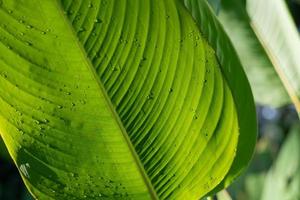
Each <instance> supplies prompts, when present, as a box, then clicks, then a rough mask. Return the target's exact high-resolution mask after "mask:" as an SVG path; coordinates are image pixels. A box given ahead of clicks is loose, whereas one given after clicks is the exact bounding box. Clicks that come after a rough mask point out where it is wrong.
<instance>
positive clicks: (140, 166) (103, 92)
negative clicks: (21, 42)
mask: <svg viewBox="0 0 300 200" xmlns="http://www.w3.org/2000/svg"><path fill="white" fill-rule="evenodd" d="M54 4H55V7H56V8H57V10H58V12H59V14H60V16H61V18H62V20H63V23H64V24H65V26H66V27H67V29H68V30H69V34H70V36H71V37H72V40H73V41H74V43H75V44H76V46H77V47H78V49H79V50H80V53H81V55H82V57H83V60H84V62H85V66H86V67H87V68H88V70H89V72H90V73H91V75H92V76H93V78H94V80H95V82H96V83H97V85H98V87H99V92H100V93H101V95H103V97H104V98H105V102H106V104H107V107H109V109H110V111H111V113H112V116H113V118H114V119H115V121H116V122H117V124H118V125H119V128H120V130H121V133H122V136H123V138H124V140H125V141H126V143H127V145H128V148H129V150H130V152H131V154H132V156H133V158H134V160H135V163H136V165H137V167H138V169H139V172H140V173H141V175H142V177H143V180H144V183H145V185H146V186H147V189H148V191H149V194H150V196H151V198H152V199H154V200H158V199H159V198H158V195H157V194H156V191H155V189H154V187H153V185H152V183H151V180H150V178H149V177H148V175H147V173H146V170H145V168H144V166H143V164H142V162H141V160H140V158H139V156H138V154H137V153H136V151H135V148H134V146H133V144H132V142H131V140H130V138H129V136H128V134H127V131H126V129H125V128H124V126H123V123H122V121H121V119H120V117H119V115H118V113H117V112H116V110H115V108H114V106H113V104H112V102H111V99H110V98H109V96H108V94H107V92H106V90H105V88H104V86H103V84H102V82H101V81H100V79H99V77H98V75H97V73H96V71H95V69H94V67H93V64H92V63H91V61H90V60H89V59H88V57H87V55H86V51H85V49H84V47H83V46H82V44H81V42H80V41H79V40H78V37H77V35H76V33H75V31H74V29H73V27H72V25H71V24H70V21H69V20H68V19H67V18H66V16H65V14H64V9H63V8H62V6H61V4H60V2H58V0H55V2H54Z"/></svg>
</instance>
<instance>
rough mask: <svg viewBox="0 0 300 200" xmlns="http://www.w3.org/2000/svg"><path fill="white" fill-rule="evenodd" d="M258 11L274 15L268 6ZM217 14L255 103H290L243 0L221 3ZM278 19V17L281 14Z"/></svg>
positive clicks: (286, 53)
mask: <svg viewBox="0 0 300 200" xmlns="http://www.w3.org/2000/svg"><path fill="white" fill-rule="evenodd" d="M212 6H214V4H212ZM261 9H262V10H269V11H270V12H272V13H273V12H274V10H273V9H272V8H270V7H262V8H261ZM217 15H218V19H219V20H220V22H221V24H222V25H223V27H224V29H225V31H226V33H228V35H229V37H230V40H231V41H232V42H233V45H234V48H235V49H236V50H237V53H238V55H239V57H240V59H241V62H242V64H243V66H244V69H245V71H246V74H247V76H248V78H249V81H250V84H251V86H252V90H253V94H254V97H255V101H256V102H258V103H261V104H267V105H271V106H282V105H285V104H287V103H290V101H291V100H290V98H289V96H288V93H287V92H286V90H285V88H284V86H283V84H282V82H281V80H280V78H279V77H278V75H277V72H276V70H275V69H274V67H273V64H272V62H271V60H270V59H269V57H268V55H267V52H266V50H265V49H264V46H263V45H262V44H261V43H260V41H259V39H258V38H257V36H256V34H255V32H254V30H253V26H252V24H251V23H252V22H251V19H250V17H249V15H248V13H247V10H246V1H241V0H223V1H221V6H220V9H219V10H218V12H217ZM268 16H273V15H270V14H269V13H268V14H266V15H265V17H268ZM278 16H279V17H280V15H278ZM267 27H268V26H267ZM276 28H278V27H276ZM287 30H288V29H287ZM286 32H289V31H286ZM276 43H277V41H276ZM292 48H294V47H292ZM271 53H273V52H271ZM283 53H284V56H288V55H289V51H287V52H283ZM274 64H276V63H274Z"/></svg>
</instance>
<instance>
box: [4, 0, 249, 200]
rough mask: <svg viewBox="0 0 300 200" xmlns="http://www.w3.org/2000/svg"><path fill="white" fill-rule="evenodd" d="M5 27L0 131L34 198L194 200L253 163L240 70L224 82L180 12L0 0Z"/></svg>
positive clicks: (176, 8) (161, 4) (132, 0)
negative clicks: (239, 165)
mask: <svg viewBox="0 0 300 200" xmlns="http://www.w3.org/2000/svg"><path fill="white" fill-rule="evenodd" d="M205 9H207V8H205ZM0 18H1V21H0V52H1V53H0V74H1V76H0V132H1V136H2V137H3V139H4V142H5V144H6V146H7V147H8V150H9V153H10V154H11V156H12V157H13V159H14V161H15V163H16V165H17V166H18V168H19V171H20V172H21V175H22V178H23V180H24V182H25V184H26V186H27V187H28V188H29V190H30V192H31V193H32V194H33V196H34V197H35V198H37V199H84V198H86V199H158V198H159V199H199V198H200V197H203V196H205V195H206V194H207V193H208V192H210V191H211V190H213V189H214V188H215V187H216V186H217V185H218V184H219V183H220V182H221V181H222V180H223V179H224V177H225V176H226V174H227V173H228V171H229V170H230V169H231V168H232V163H233V162H234V163H235V162H236V160H237V157H241V156H244V155H247V154H248V153H249V152H246V153H245V154H244V155H240V153H239V152H240V150H239V148H241V146H240V145H241V144H240V142H239V140H238V139H239V138H240V140H241V138H243V137H246V136H247V131H249V130H246V129H245V124H244V123H245V121H244V120H245V119H244V118H245V117H246V116H245V113H247V112H249V111H253V110H254V105H253V102H252V97H251V91H250V89H249V88H248V82H247V80H246V78H245V75H244V74H243V72H242V71H241V70H242V69H241V66H240V65H237V66H236V68H237V73H238V74H239V75H241V77H237V76H231V74H227V75H225V76H224V72H223V71H222V68H221V67H220V65H219V62H218V59H217V57H216V55H215V51H214V50H213V48H212V47H211V46H210V45H209V43H208V42H207V40H206V39H205V37H203V35H202V33H201V32H200V30H202V29H199V27H198V26H197V25H196V24H195V22H194V21H193V19H192V17H191V15H190V14H189V12H188V11H187V10H186V8H185V7H184V5H183V4H182V2H181V1H176V0H164V1H161V0H148V1H144V2H143V3H141V1H139V0H128V1H125V0H122V1H117V0H114V1H113V0H111V1H107V0H101V1H99V0H97V1H96V0H95V1H83V0H82V1H71V0H63V1H53V0H43V1H41V0H32V1H25V0H21V1H20V0H18V1H17V0H1V1H0ZM220 34H223V33H220ZM233 55H235V54H234V52H233ZM222 63H223V62H221V64H222ZM232 70H235V69H232ZM230 78H231V79H232V80H230ZM234 82H235V83H236V84H238V85H239V87H241V89H240V90H243V95H244V96H243V97H242V98H245V99H244V100H243V99H240V98H238V97H237V95H236V93H235V92H234V90H235V89H237V88H236V87H238V86H237V85H236V86H234V85H233V83H234ZM248 97H249V98H250V99H247V98H248ZM246 100H247V101H249V102H250V103H249V104H248V105H246V106H244V107H240V105H241V104H244V103H245V101H246ZM239 101H241V102H239ZM242 110H243V111H242ZM247 115H248V116H250V117H249V119H250V120H249V121H248V126H249V127H250V130H254V129H255V121H253V118H255V117H254V116H255V112H249V113H247ZM249 127H248V128H249ZM239 128H240V129H239ZM244 132H246V134H245V133H244ZM239 133H240V135H239ZM252 135H254V136H255V131H254V132H252ZM251 137H253V136H251ZM250 139H251V138H250ZM250 144H252V143H250ZM250 144H247V145H246V147H245V149H247V148H248V147H249V146H250ZM253 147H254V144H252V148H253ZM236 151H237V152H238V154H237V156H236ZM240 159H242V160H243V159H247V160H248V157H246V158H244V157H243V158H239V159H238V160H240ZM230 174H232V172H231V173H230Z"/></svg>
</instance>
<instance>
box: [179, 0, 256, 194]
mask: <svg viewBox="0 0 300 200" xmlns="http://www.w3.org/2000/svg"><path fill="white" fill-rule="evenodd" d="M184 4H185V6H186V7H187V8H188V10H189V11H190V12H191V13H192V15H193V17H194V19H195V21H196V22H197V24H198V26H199V27H200V29H201V30H202V31H203V34H204V36H205V37H206V38H207V39H208V41H209V42H210V44H211V45H212V47H213V48H214V49H216V56H217V57H218V60H219V62H220V66H221V68H222V72H223V74H224V76H225V78H226V80H227V81H228V85H229V87H230V88H231V89H232V95H233V98H234V100H235V105H236V107H237V114H238V121H239V130H240V135H239V141H238V146H237V149H236V157H235V159H234V162H233V164H232V166H231V169H230V170H229V172H228V173H227V175H226V177H225V178H224V179H223V181H222V182H221V183H220V184H219V185H218V187H217V188H215V189H214V190H213V192H212V193H214V192H217V191H220V190H222V189H223V188H225V187H226V186H228V185H229V184H230V183H231V182H232V181H233V180H234V179H235V178H236V177H237V176H238V175H239V174H240V173H241V172H242V171H243V169H245V168H246V167H247V165H248V163H249V161H250V160H251V158H252V154H253V149H254V146H255V142H256V133H257V127H256V125H255V124H256V116H255V115H253V114H254V113H256V111H255V105H254V100H253V97H252V95H249V94H250V93H251V92H249V91H251V88H250V86H249V84H248V83H247V82H245V80H247V77H246V76H245V73H244V71H243V68H242V64H241V62H240V60H239V58H238V56H237V54H236V52H235V50H234V48H233V45H232V43H231V42H230V39H229V38H228V36H227V35H226V34H225V32H224V29H223V28H222V26H221V24H220V23H219V21H218V20H217V18H216V16H215V15H214V14H213V11H212V9H211V8H210V6H209V5H208V3H207V1H203V0H184Z"/></svg>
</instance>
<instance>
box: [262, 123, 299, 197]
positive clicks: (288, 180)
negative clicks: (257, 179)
mask: <svg viewBox="0 0 300 200" xmlns="http://www.w3.org/2000/svg"><path fill="white" fill-rule="evenodd" d="M299 188H300V127H299V125H296V126H295V127H294V128H293V129H292V131H291V132H290V133H289V136H288V138H287V139H286V141H285V142H284V144H283V146H282V148H281V150H280V153H279V156H278V158H277V160H276V162H275V164H274V165H273V166H272V168H271V170H270V171H269V172H268V174H267V176H266V180H265V185H264V188H263V194H262V198H261V199H262V200H288V199H300V191H299Z"/></svg>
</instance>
